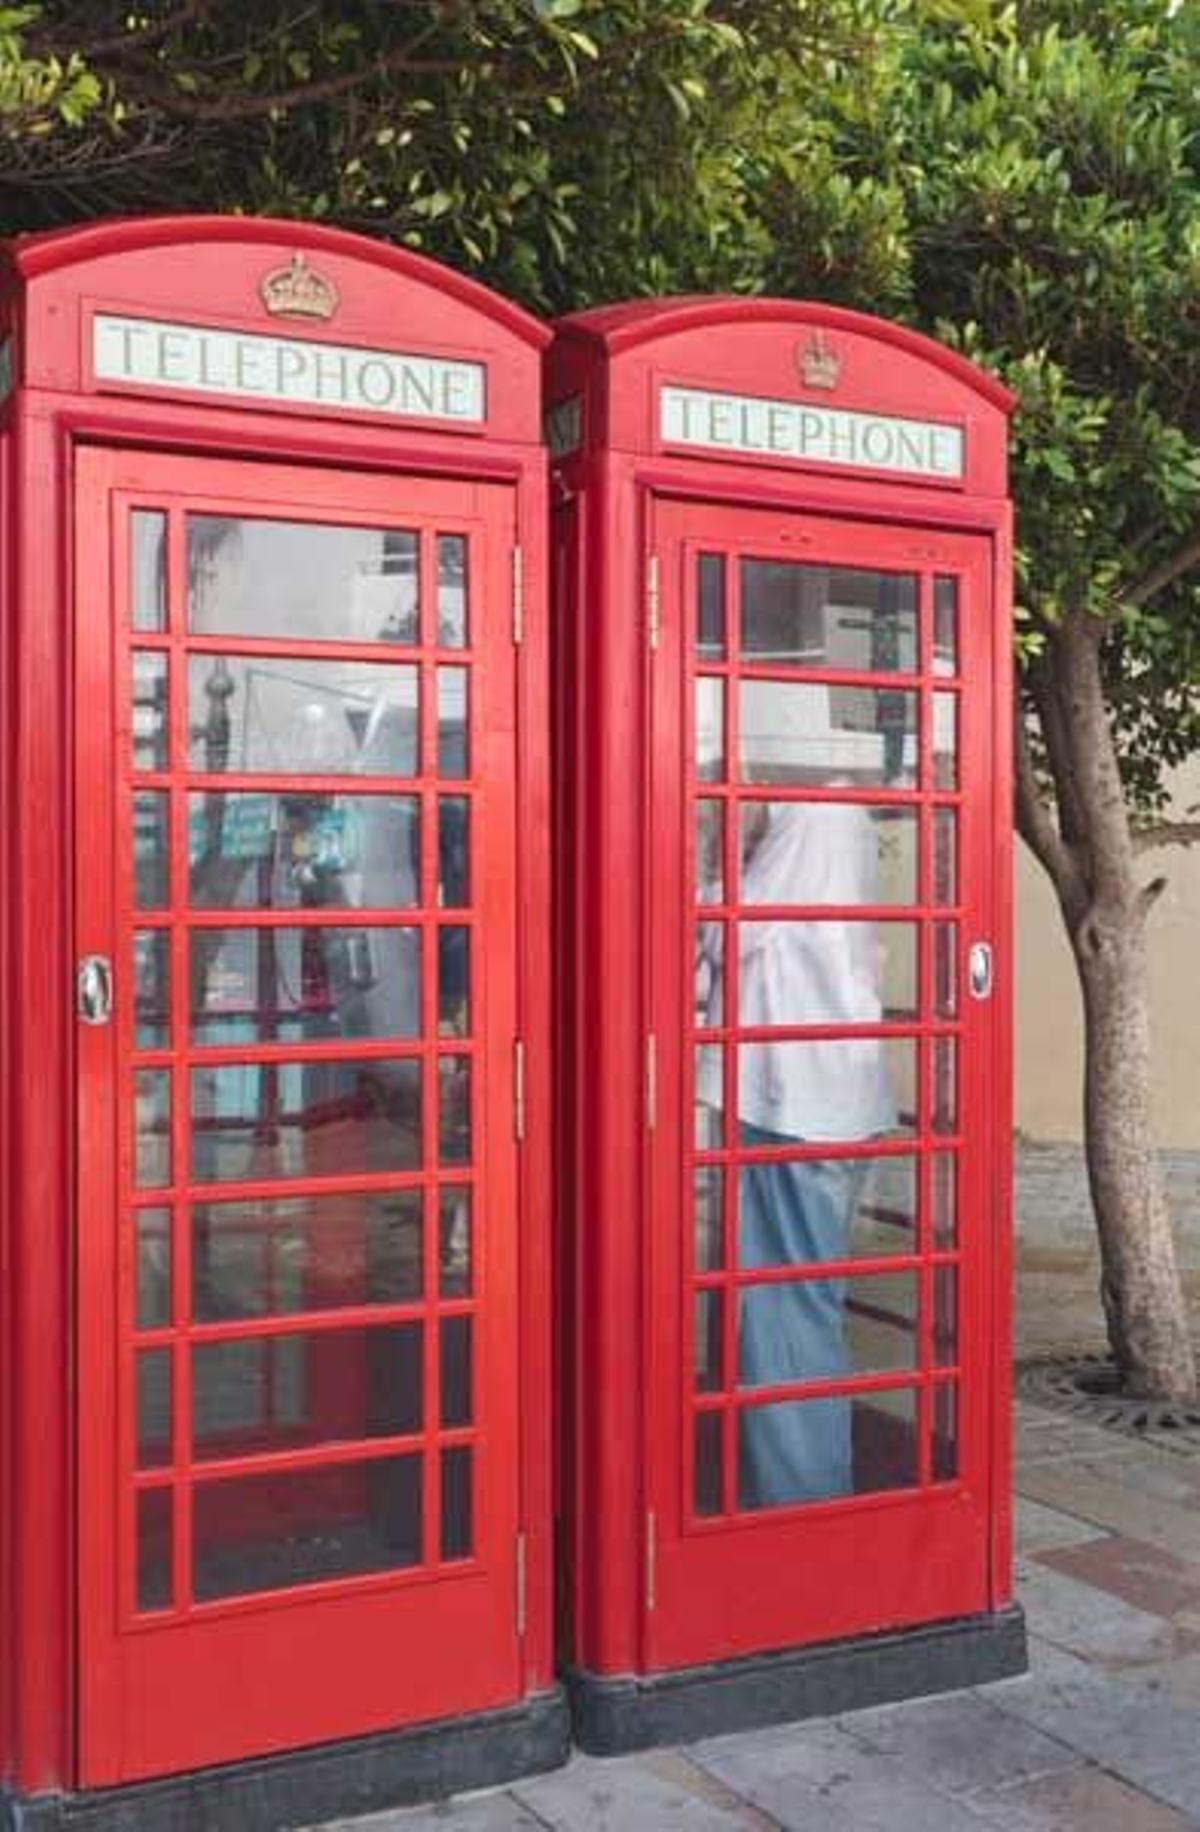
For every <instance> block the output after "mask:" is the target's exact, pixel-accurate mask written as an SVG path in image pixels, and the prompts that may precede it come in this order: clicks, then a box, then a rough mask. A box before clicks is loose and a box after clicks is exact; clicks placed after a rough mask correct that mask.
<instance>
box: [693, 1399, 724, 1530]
mask: <svg viewBox="0 0 1200 1832" xmlns="http://www.w3.org/2000/svg"><path fill="white" fill-rule="evenodd" d="M695 1457H696V1468H695V1477H694V1483H693V1493H694V1496H695V1500H694V1507H695V1511H696V1513H697V1514H719V1513H720V1512H721V1461H722V1459H721V1414H720V1413H719V1412H698V1413H697V1414H696V1441H695Z"/></svg>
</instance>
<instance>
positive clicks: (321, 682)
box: [188, 655, 418, 776]
mask: <svg viewBox="0 0 1200 1832" xmlns="http://www.w3.org/2000/svg"><path fill="white" fill-rule="evenodd" d="M417 730H418V715H417V670H416V668H414V667H408V666H398V665H395V664H388V663H386V662H332V661H330V662H323V661H322V662H314V661H306V660H303V659H301V658H300V657H298V656H291V655H289V656H270V655H194V656H193V657H192V658H191V660H190V661H189V663H188V763H189V765H190V766H191V768H192V769H193V770H204V771H208V772H220V771H222V770H243V771H246V772H248V773H250V774H255V773H257V772H260V771H263V772H270V771H274V772H277V773H280V774H283V773H286V772H295V773H298V774H300V775H311V776H413V775H415V774H416V769H417Z"/></svg>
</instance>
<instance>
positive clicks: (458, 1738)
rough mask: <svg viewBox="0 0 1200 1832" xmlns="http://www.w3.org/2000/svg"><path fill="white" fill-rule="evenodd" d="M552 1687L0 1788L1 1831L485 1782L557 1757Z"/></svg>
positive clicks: (302, 1813) (327, 1815) (227, 1829)
mask: <svg viewBox="0 0 1200 1832" xmlns="http://www.w3.org/2000/svg"><path fill="white" fill-rule="evenodd" d="M568 1734H569V1726H568V1721H567V1709H566V1703H565V1700H564V1699H563V1696H562V1694H561V1692H559V1691H555V1692H552V1693H547V1694H544V1695H543V1696H541V1697H538V1698H532V1699H528V1700H526V1701H525V1702H524V1703H523V1704H522V1705H519V1706H514V1707H512V1708H511V1709H508V1710H505V1711H488V1712H482V1713H480V1714H479V1715H477V1716H474V1717H464V1718H450V1719H445V1720H443V1721H441V1722H439V1723H436V1724H422V1725H417V1726H415V1727H413V1728H412V1729H409V1730H403V1731H395V1732H388V1733H386V1734H384V1735H379V1736H370V1737H356V1738H354V1739H353V1740H352V1741H349V1742H345V1743H325V1744H321V1745H320V1746H319V1747H317V1748H315V1749H303V1750H296V1751H295V1752H293V1753H290V1754H288V1755H282V1756H266V1757H262V1758H260V1759H258V1760H255V1761H252V1762H237V1763H233V1764H231V1765H230V1766H229V1767H227V1768H208V1769H197V1770H195V1771H194V1772H193V1773H191V1774H188V1775H173V1776H170V1777H168V1778H167V1779H165V1780H160V1781H145V1782H140V1783H138V1784H137V1785H136V1786H131V1787H119V1788H105V1789H103V1790H96V1791H95V1792H93V1793H85V1794H38V1795H32V1796H25V1797H21V1798H17V1797H14V1796H13V1795H11V1794H4V1793H0V1828H3V1832H235V1829H236V1832H283V1829H284V1828H286V1827H291V1826H313V1825H318V1824H319V1823H320V1822H321V1821H322V1820H325V1819H335V1818H338V1819H340V1818H348V1817H351V1816H353V1815H355V1814H358V1813H374V1812H378V1811H379V1810H380V1809H381V1808H383V1807H399V1806H411V1805H412V1804H413V1803H414V1802H416V1801H421V1800H436V1799H441V1798H444V1797H445V1796H446V1795H447V1794H457V1793H461V1792H464V1791H466V1790H467V1789H469V1788H479V1787H496V1786H501V1785H503V1783H505V1782H507V1781H515V1780H516V1779H517V1778H518V1777H519V1776H521V1775H533V1774H540V1773H541V1772H542V1771H543V1770H545V1769H549V1768H557V1767H558V1766H559V1765H560V1764H561V1763H563V1762H565V1761H566V1759H567V1753H568V1748H569V1744H568Z"/></svg>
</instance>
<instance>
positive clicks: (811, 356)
mask: <svg viewBox="0 0 1200 1832" xmlns="http://www.w3.org/2000/svg"><path fill="white" fill-rule="evenodd" d="M796 367H797V369H798V370H799V371H800V380H801V381H802V382H803V383H804V386H805V387H806V388H836V387H837V385H838V383H839V382H840V381H841V379H842V359H841V357H840V356H839V355H838V353H837V351H836V350H834V349H833V348H831V346H830V345H829V344H828V343H826V341H825V333H824V332H823V331H814V332H813V334H812V336H811V337H810V338H809V340H808V342H807V343H806V344H801V345H800V347H799V349H798V350H797V351H796Z"/></svg>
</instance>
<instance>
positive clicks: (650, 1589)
mask: <svg viewBox="0 0 1200 1832" xmlns="http://www.w3.org/2000/svg"><path fill="white" fill-rule="evenodd" d="M657 1600H658V1522H657V1520H656V1519H655V1517H654V1513H653V1511H650V1512H648V1513H647V1515H646V1608H647V1609H653V1608H654V1605H655V1603H656V1602H657Z"/></svg>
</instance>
